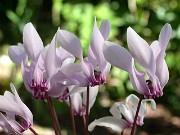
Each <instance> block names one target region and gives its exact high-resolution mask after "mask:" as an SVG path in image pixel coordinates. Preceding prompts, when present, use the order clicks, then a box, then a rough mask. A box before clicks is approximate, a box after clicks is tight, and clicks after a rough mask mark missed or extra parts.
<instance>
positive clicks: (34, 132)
mask: <svg viewBox="0 0 180 135" xmlns="http://www.w3.org/2000/svg"><path fill="white" fill-rule="evenodd" d="M29 130H30V131H31V132H32V133H33V134H34V135H38V133H37V132H36V131H35V130H34V129H33V128H32V127H30V128H29Z"/></svg>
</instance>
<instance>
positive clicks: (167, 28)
mask: <svg viewBox="0 0 180 135" xmlns="http://www.w3.org/2000/svg"><path fill="white" fill-rule="evenodd" d="M171 35H172V28H171V25H170V24H169V23H166V24H165V25H164V26H163V28H162V29H161V32H160V34H159V46H160V47H161V50H163V51H165V50H166V47H167V45H168V42H169V40H170V38H171Z"/></svg>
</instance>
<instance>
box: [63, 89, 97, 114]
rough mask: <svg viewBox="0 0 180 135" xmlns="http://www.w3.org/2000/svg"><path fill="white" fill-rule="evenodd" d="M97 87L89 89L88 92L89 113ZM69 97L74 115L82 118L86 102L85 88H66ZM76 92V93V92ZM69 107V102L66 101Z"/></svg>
mask: <svg viewBox="0 0 180 135" xmlns="http://www.w3.org/2000/svg"><path fill="white" fill-rule="evenodd" d="M98 88H99V86H95V87H90V88H89V89H90V91H89V112H90V109H91V107H92V106H93V104H94V102H95V100H96V96H97V94H98ZM68 89H69V93H68V95H70V97H71V103H72V108H73V110H74V115H78V116H83V115H85V114H86V100H87V91H86V87H78V86H75V85H74V86H70V87H68ZM77 91H78V92H77ZM66 103H67V104H68V105H69V100H67V101H66Z"/></svg>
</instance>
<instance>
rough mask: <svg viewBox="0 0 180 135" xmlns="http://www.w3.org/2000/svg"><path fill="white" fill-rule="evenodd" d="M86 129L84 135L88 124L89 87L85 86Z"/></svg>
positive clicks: (86, 134)
mask: <svg viewBox="0 0 180 135" xmlns="http://www.w3.org/2000/svg"><path fill="white" fill-rule="evenodd" d="M86 98H87V99H86V129H85V135H88V124H89V86H87V97H86Z"/></svg>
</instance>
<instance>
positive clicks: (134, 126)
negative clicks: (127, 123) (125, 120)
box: [131, 95, 143, 135]
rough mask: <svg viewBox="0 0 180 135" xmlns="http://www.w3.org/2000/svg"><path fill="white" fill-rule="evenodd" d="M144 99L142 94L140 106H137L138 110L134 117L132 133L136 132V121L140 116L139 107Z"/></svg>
mask: <svg viewBox="0 0 180 135" xmlns="http://www.w3.org/2000/svg"><path fill="white" fill-rule="evenodd" d="M142 99H143V95H141V96H140V99H139V102H138V106H137V110H136V115H135V117H134V122H133V127H132V130H131V135H133V134H134V131H135V128H136V121H137V118H138V113H139V109H140V106H141V101H142Z"/></svg>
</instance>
